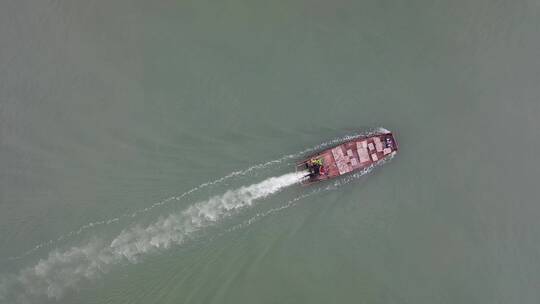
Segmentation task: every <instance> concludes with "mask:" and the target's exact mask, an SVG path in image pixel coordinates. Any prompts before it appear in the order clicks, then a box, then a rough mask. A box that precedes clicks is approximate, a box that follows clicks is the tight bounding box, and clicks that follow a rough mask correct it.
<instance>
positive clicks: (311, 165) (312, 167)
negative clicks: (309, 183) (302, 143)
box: [307, 158, 323, 178]
mask: <svg viewBox="0 0 540 304" xmlns="http://www.w3.org/2000/svg"><path fill="white" fill-rule="evenodd" d="M307 167H308V169H309V177H311V178H314V177H316V176H318V175H319V174H321V168H322V167H323V162H322V159H320V158H319V159H315V158H314V159H310V160H309V161H308V162H307Z"/></svg>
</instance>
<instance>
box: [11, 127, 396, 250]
mask: <svg viewBox="0 0 540 304" xmlns="http://www.w3.org/2000/svg"><path fill="white" fill-rule="evenodd" d="M383 132H388V130H386V129H384V128H382V127H379V128H375V129H372V130H368V131H366V132H361V133H355V134H349V135H345V136H342V137H337V138H334V139H332V140H329V141H327V142H324V143H322V144H318V145H316V146H312V147H310V148H307V149H304V150H302V151H299V152H296V153H292V154H287V155H284V156H282V157H280V158H278V159H275V160H271V161H267V162H264V163H260V164H256V165H253V166H251V167H248V168H246V169H243V170H237V171H233V172H231V173H229V174H227V175H225V176H223V177H220V178H218V179H215V180H212V181H208V182H205V183H202V184H200V185H198V186H195V187H193V188H191V189H190V190H188V191H186V192H184V193H182V194H180V195H177V196H171V197H169V198H166V199H164V200H162V201H159V202H157V203H154V204H152V205H150V206H148V207H145V208H143V209H139V210H135V211H131V212H126V213H124V214H121V215H118V216H116V217H113V218H109V219H105V220H100V221H95V222H90V223H87V224H85V225H82V226H80V227H79V228H78V229H75V230H72V231H70V232H67V233H65V234H63V235H61V236H59V237H57V238H56V239H50V240H48V241H45V242H43V243H40V244H37V245H35V246H34V247H33V248H32V249H29V250H27V251H26V252H24V253H23V254H21V255H19V256H16V257H11V258H9V259H12V260H13V259H20V258H23V257H25V256H28V255H30V254H32V253H34V252H35V251H37V250H40V249H41V248H44V247H46V246H51V245H53V244H56V243H59V242H61V241H64V240H66V239H69V238H71V237H73V236H76V235H80V234H81V233H83V232H85V231H86V230H89V229H92V228H94V227H97V226H101V225H110V224H113V223H116V222H119V221H120V220H121V219H124V218H134V217H136V216H138V215H139V214H141V213H145V212H148V211H150V210H152V209H154V208H156V207H159V206H162V205H165V204H168V203H171V202H173V201H179V200H181V199H182V198H184V197H186V196H188V195H190V194H192V193H194V192H196V191H199V190H201V189H203V188H206V187H210V186H213V185H216V184H219V183H222V182H224V181H226V180H228V179H231V178H234V177H237V176H244V175H247V174H249V173H251V172H253V171H257V170H261V169H264V168H267V167H270V166H273V165H277V164H280V163H282V162H284V161H287V160H290V159H295V158H298V157H300V156H302V155H304V154H306V153H309V152H313V151H316V150H319V149H322V148H325V147H328V146H330V145H334V144H338V143H341V142H343V141H346V140H351V139H354V138H358V137H362V136H370V135H372V134H374V133H383Z"/></svg>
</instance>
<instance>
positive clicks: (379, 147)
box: [296, 131, 398, 184]
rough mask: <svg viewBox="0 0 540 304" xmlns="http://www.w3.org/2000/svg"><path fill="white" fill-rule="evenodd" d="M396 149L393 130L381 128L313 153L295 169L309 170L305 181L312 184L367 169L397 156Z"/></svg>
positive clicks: (304, 182)
mask: <svg viewBox="0 0 540 304" xmlns="http://www.w3.org/2000/svg"><path fill="white" fill-rule="evenodd" d="M397 151H398V144H397V142H396V140H395V138H394V135H393V134H392V132H390V131H382V132H378V133H375V134H371V135H369V136H363V137H358V138H354V139H351V140H348V141H346V142H343V143H341V144H339V145H337V146H334V147H331V148H328V149H326V150H323V151H320V152H318V153H315V154H313V155H310V156H309V157H307V158H306V159H304V160H302V161H301V162H299V163H297V164H296V171H297V172H299V171H307V172H309V174H308V175H307V176H306V178H305V179H304V180H303V182H302V183H303V184H312V183H316V182H320V181H323V180H328V179H332V178H336V177H338V176H342V175H345V174H349V173H351V172H355V171H359V170H362V169H365V168H367V167H369V166H372V165H374V164H377V163H380V162H382V161H384V160H386V159H388V158H390V157H392V156H394V155H395V154H396V153H397Z"/></svg>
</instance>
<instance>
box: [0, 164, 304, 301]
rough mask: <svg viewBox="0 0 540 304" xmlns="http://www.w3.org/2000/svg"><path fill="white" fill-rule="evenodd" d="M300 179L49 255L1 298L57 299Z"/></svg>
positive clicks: (5, 284) (264, 185)
mask: <svg viewBox="0 0 540 304" xmlns="http://www.w3.org/2000/svg"><path fill="white" fill-rule="evenodd" d="M304 175H305V172H295V173H289V174H285V175H282V176H280V177H272V178H269V179H266V180H264V181H262V182H260V183H257V184H253V185H251V186H246V187H241V188H239V189H236V190H230V191H227V192H225V193H224V194H223V195H219V196H214V197H212V198H210V199H209V200H206V201H202V202H198V203H195V204H194V205H191V206H190V207H188V208H187V209H185V210H183V211H182V212H180V213H174V214H171V215H169V216H167V217H164V218H160V219H158V220H157V221H156V222H155V223H153V224H150V225H148V226H147V227H140V226H135V227H133V228H130V229H127V230H124V231H122V232H121V233H120V234H119V235H118V236H117V237H115V238H114V239H113V240H112V241H111V242H110V243H108V244H107V243H105V242H102V241H99V240H95V241H92V242H89V243H88V244H86V245H84V246H78V247H72V248H71V249H69V250H66V251H63V252H59V251H54V252H51V253H50V254H49V256H48V258H47V259H42V260H40V261H39V262H38V263H37V264H36V265H35V266H32V267H28V268H25V269H23V270H21V271H20V272H19V273H18V274H17V275H14V276H11V277H9V278H4V279H2V278H0V280H1V281H0V300H11V301H12V302H15V301H16V302H19V303H28V302H32V301H38V300H39V299H40V298H42V297H48V298H56V299H59V298H61V297H62V296H63V295H64V294H65V293H66V292H67V291H68V290H70V289H73V288H76V287H77V286H79V285H80V284H81V282H83V281H85V280H90V279H95V278H97V277H99V276H100V275H101V274H104V273H106V272H108V271H109V270H110V268H111V267H112V266H114V265H117V264H120V263H122V262H125V261H129V262H132V263H136V262H138V261H139V260H140V259H141V258H142V257H144V256H145V255H147V254H150V253H154V252H158V251H160V250H163V249H167V248H170V247H171V246H174V245H179V244H182V243H183V242H185V241H186V240H187V239H188V238H189V237H190V236H191V235H192V234H193V233H194V232H197V231H199V230H201V229H202V228H204V227H207V226H210V225H212V224H215V223H216V222H217V221H219V220H222V219H224V218H226V217H229V216H231V215H233V214H235V213H236V212H238V211H239V210H241V209H244V208H246V207H249V206H251V205H252V204H253V203H254V201H255V200H258V199H262V198H265V197H267V196H269V195H271V194H273V193H276V192H278V191H280V190H281V189H283V188H285V187H287V186H291V185H293V184H296V183H298V182H300V181H301V180H302V178H303V176H304Z"/></svg>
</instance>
